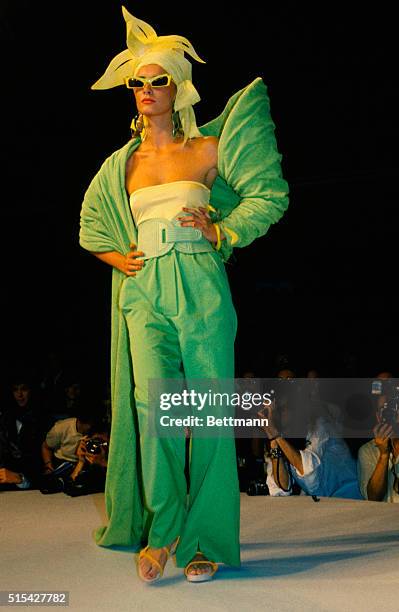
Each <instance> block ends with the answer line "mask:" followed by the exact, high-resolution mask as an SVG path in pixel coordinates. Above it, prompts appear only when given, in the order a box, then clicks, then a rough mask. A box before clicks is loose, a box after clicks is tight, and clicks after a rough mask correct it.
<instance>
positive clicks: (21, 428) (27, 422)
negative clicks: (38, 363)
mask: <svg viewBox="0 0 399 612" xmlns="http://www.w3.org/2000/svg"><path fill="white" fill-rule="evenodd" d="M11 382H12V384H11V390H12V393H11V394H10V395H11V397H10V398H9V401H8V402H5V405H4V407H3V409H2V412H1V416H0V490H5V489H7V490H13V489H15V490H18V489H31V488H36V487H37V486H38V482H39V478H40V467H41V461H40V445H41V441H42V439H43V432H42V423H41V410H40V404H39V402H38V401H37V397H35V394H34V391H33V384H32V381H31V380H30V376H29V375H28V374H24V373H21V374H17V375H16V376H13V377H12V381H11Z"/></svg>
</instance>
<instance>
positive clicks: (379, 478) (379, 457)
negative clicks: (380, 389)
mask: <svg viewBox="0 0 399 612" xmlns="http://www.w3.org/2000/svg"><path fill="white" fill-rule="evenodd" d="M397 408H398V402H397V401H395V399H394V398H393V397H392V396H391V397H390V396H389V395H388V394H385V393H384V394H383V395H381V396H380V397H379V398H378V402H377V411H376V420H377V424H376V426H375V427H374V429H373V435H374V438H373V439H372V440H370V441H369V442H367V443H366V444H363V445H362V446H361V447H360V448H359V455H358V476H359V486H360V491H361V494H362V496H363V497H364V499H368V500H370V501H385V502H396V503H397V502H399V411H398V410H397Z"/></svg>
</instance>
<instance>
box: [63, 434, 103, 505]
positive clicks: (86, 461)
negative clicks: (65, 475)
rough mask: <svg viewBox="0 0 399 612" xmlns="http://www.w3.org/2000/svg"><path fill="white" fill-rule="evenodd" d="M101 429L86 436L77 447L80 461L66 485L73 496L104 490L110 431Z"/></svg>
mask: <svg viewBox="0 0 399 612" xmlns="http://www.w3.org/2000/svg"><path fill="white" fill-rule="evenodd" d="M103 429H104V428H100V430H99V431H97V432H95V433H93V434H92V435H91V436H84V437H83V438H82V439H81V441H80V442H79V444H78V447H77V449H76V456H77V458H78V462H77V464H76V465H75V467H74V469H73V471H72V473H71V474H70V476H69V479H68V481H67V483H66V486H65V493H66V494H67V495H70V496H72V497H77V496H79V495H87V494H89V493H99V492H101V491H104V488H105V479H106V474H107V465H108V446H109V432H108V430H105V431H103Z"/></svg>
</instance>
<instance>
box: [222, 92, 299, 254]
mask: <svg viewBox="0 0 399 612" xmlns="http://www.w3.org/2000/svg"><path fill="white" fill-rule="evenodd" d="M219 147H220V151H221V159H220V174H221V177H222V178H224V179H225V180H226V182H227V183H228V184H229V185H230V186H231V187H232V189H233V190H234V191H235V192H236V193H237V194H238V196H239V197H240V202H239V204H238V206H236V207H235V208H234V209H233V210H232V211H231V212H230V213H229V214H228V215H227V216H226V217H224V218H223V219H222V221H221V222H220V227H221V229H222V230H223V232H224V233H225V235H226V240H227V241H228V243H229V245H231V246H234V247H244V246H246V245H248V244H250V243H251V242H252V241H253V240H255V239H256V238H259V236H263V235H264V234H266V232H267V230H268V229H269V227H270V225H272V224H273V223H276V222H277V221H278V220H279V219H281V217H282V216H283V214H284V212H285V210H286V209H287V207H288V197H287V196H288V185H287V183H286V181H285V180H284V179H283V178H282V172H281V164H280V162H281V155H280V154H279V152H278V150H277V144H276V139H275V136H274V123H273V121H272V118H271V115H270V104H269V98H268V95H267V89H266V86H265V85H264V83H263V82H262V81H261V80H259V81H258V82H257V85H256V86H253V87H250V88H249V89H248V91H247V95H245V96H241V97H240V98H239V100H238V101H237V103H236V105H235V106H234V108H233V109H232V112H231V113H230V115H229V117H228V118H227V121H226V123H225V125H224V128H223V130H222V133H221V136H220V143H219Z"/></svg>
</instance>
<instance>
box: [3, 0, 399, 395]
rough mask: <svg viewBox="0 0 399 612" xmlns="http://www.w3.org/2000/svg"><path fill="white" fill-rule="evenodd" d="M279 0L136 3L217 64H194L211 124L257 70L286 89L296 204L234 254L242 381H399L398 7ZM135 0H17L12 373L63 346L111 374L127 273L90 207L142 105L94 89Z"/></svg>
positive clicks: (9, 38) (201, 116)
mask: <svg viewBox="0 0 399 612" xmlns="http://www.w3.org/2000/svg"><path fill="white" fill-rule="evenodd" d="M262 4H264V6H263V8H260V5H258V4H255V3H245V5H241V6H240V5H238V6H232V5H230V4H229V3H215V2H205V3H204V2H197V3H193V4H192V5H191V4H190V3H183V2H177V3H176V2H173V3H172V4H171V3H164V4H158V5H155V3H153V2H144V1H140V0H137V1H135V2H133V1H130V0H125V6H126V7H127V9H128V10H129V11H130V12H132V13H133V14H135V15H136V16H137V17H139V18H141V19H143V20H144V21H147V22H148V23H150V24H151V25H152V26H153V27H154V28H155V29H156V31H157V33H158V34H171V33H176V34H181V35H184V36H186V37H187V38H189V40H190V41H191V42H192V43H193V45H194V47H195V49H196V51H197V52H198V53H199V55H200V56H201V57H202V58H203V59H205V60H206V62H207V64H206V65H200V64H195V65H194V67H193V80H194V83H195V84H196V86H197V88H198V90H199V92H200V95H201V97H202V101H201V103H199V104H197V105H196V106H195V111H196V115H197V122H198V124H199V125H201V124H203V123H206V122H207V121H209V120H210V119H212V118H213V117H215V116H216V115H217V114H219V113H220V112H221V111H222V110H223V108H224V105H225V103H226V102H227V100H228V98H229V97H230V96H231V95H232V94H233V93H235V92H236V91H237V90H238V89H240V88H242V87H244V86H246V85H247V84H249V83H250V82H251V81H252V80H253V79H254V78H256V77H257V76H261V77H263V79H264V81H265V83H266V84H267V86H268V89H269V95H270V99H271V109H272V116H273V119H274V121H275V123H276V126H277V129H276V137H277V141H278V147H279V150H280V152H281V153H282V154H283V171H284V175H285V177H286V179H287V180H288V182H289V184H290V190H291V194H290V207H289V210H288V212H287V213H286V215H285V216H284V217H283V219H282V220H281V221H280V222H279V223H278V224H277V225H275V226H273V227H272V228H271V229H270V230H269V232H268V234H267V235H266V236H265V237H263V238H261V239H259V240H258V241H256V242H255V243H253V244H252V245H250V246H249V247H247V248H245V249H242V250H240V249H236V252H235V255H234V258H233V259H232V260H231V261H230V262H229V263H228V264H227V269H228V273H229V277H230V280H231V285H232V292H233V298H234V301H235V305H236V308H237V311H238V318H239V333H238V338H237V375H241V374H242V373H243V372H244V371H245V370H248V369H254V370H255V373H256V374H257V375H259V376H270V375H273V374H274V372H275V369H276V367H278V366H279V365H280V364H281V363H284V362H287V361H288V363H289V364H290V365H291V366H292V367H293V368H294V369H296V371H297V373H298V374H302V375H303V374H304V373H305V372H306V370H307V369H308V368H310V367H316V368H318V369H320V371H321V373H322V374H324V375H326V376H332V375H353V376H372V375H373V374H374V373H376V372H377V371H379V370H381V369H383V368H390V369H392V370H393V372H394V373H395V374H396V375H397V373H398V358H397V354H396V347H397V343H398V332H397V293H398V292H397V288H396V287H397V274H396V260H397V258H396V244H397V240H396V233H397V214H396V212H397V211H396V209H397V203H398V200H397V184H396V183H397V172H396V166H397V155H396V150H397V137H396V135H395V134H394V124H395V122H396V115H397V112H398V99H397V97H395V95H394V94H395V90H396V81H397V57H396V55H395V46H396V44H395V35H396V34H395V28H396V25H395V24H396V21H395V19H394V18H393V14H392V13H390V12H389V9H387V7H386V6H385V5H384V4H383V3H378V4H374V5H373V7H370V8H367V7H365V6H364V5H363V6H362V7H361V8H359V9H358V10H355V9H353V8H352V9H350V10H348V7H345V8H344V7H343V6H340V5H339V4H337V3H332V2H331V3H328V2H327V3H324V2H323V3H319V6H317V5H316V4H313V3H308V2H306V3H304V2H289V3H288V2H277V1H276V2H266V3H262ZM348 4H350V3H348ZM120 6H121V4H120V3H119V2H115V1H111V0H107V1H104V0H103V1H101V2H93V1H88V0H85V1H84V2H68V3H66V2H65V3H64V2H59V3H56V4H54V3H49V2H33V1H26V0H25V1H23V0H19V1H18V2H15V1H14V0H10V1H5V0H2V1H1V4H0V7H1V8H0V33H1V46H2V49H1V57H2V58H3V62H2V85H3V87H2V107H3V113H2V147H1V154H2V160H1V168H2V170H3V178H2V186H3V189H2V196H3V198H2V214H3V224H2V227H3V231H2V233H3V237H4V238H5V244H3V249H2V253H3V257H2V277H3V287H4V291H3V292H2V302H3V306H4V307H5V315H4V317H3V339H4V340H3V351H4V354H5V356H6V358H7V363H8V365H9V366H10V367H11V366H12V365H13V364H15V363H16V362H17V363H18V362H21V361H25V362H31V363H34V364H38V363H40V360H41V359H42V357H43V356H44V355H45V354H46V353H47V352H48V351H50V350H57V351H60V352H61V353H62V354H63V355H65V356H66V358H67V359H68V360H69V361H70V362H72V363H76V364H79V365H80V367H81V368H83V370H84V371H85V373H86V374H88V375H90V376H93V377H94V378H95V380H96V381H97V382H98V384H103V382H104V384H106V382H107V380H108V360H109V336H110V312H109V302H110V283H111V269H110V268H108V267H107V266H106V265H105V264H102V263H101V262H99V261H98V260H96V259H95V258H94V257H92V256H91V255H90V254H88V253H87V252H85V251H84V250H83V249H81V248H80V247H79V244H78V232H79V213H80V206H81V201H82V198H83V194H84V191H85V189H86V188H87V186H88V184H89V182H90V180H91V178H92V177H93V175H94V174H95V172H96V171H97V170H98V168H99V166H100V164H101V163H102V161H103V160H104V159H105V157H107V156H108V155H109V154H110V153H111V152H113V151H114V150H115V149H117V148H119V147H121V146H122V145H123V144H124V143H125V142H126V141H127V140H128V139H129V134H130V132H129V125H130V120H131V117H132V116H133V114H134V107H133V104H132V101H131V97H130V94H129V93H128V92H127V91H126V90H125V89H124V88H122V87H120V88H115V89H112V90H107V91H96V92H93V91H91V90H90V85H91V84H92V83H93V82H94V81H95V80H97V78H98V77H99V76H100V75H101V74H102V73H103V71H104V70H105V68H106V66H107V65H108V62H109V61H110V60H111V59H112V58H113V56H114V55H115V54H116V53H118V52H119V51H121V50H123V49H124V48H125V46H126V45H125V23H124V20H123V18H122V15H121V9H120ZM215 9H217V12H216V11H215Z"/></svg>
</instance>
